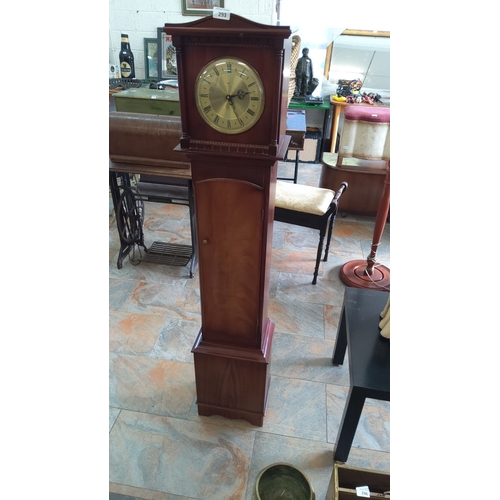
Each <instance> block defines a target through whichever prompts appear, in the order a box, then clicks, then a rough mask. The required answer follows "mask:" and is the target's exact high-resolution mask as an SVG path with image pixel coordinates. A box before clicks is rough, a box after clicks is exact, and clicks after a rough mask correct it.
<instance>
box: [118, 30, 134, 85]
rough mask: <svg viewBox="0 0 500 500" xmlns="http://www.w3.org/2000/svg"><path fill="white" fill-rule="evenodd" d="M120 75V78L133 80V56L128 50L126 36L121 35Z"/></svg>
mask: <svg viewBox="0 0 500 500" xmlns="http://www.w3.org/2000/svg"><path fill="white" fill-rule="evenodd" d="M120 73H121V77H122V78H135V65H134V54H132V51H131V50H130V42H129V40H128V35H125V34H124V33H122V46H121V49H120Z"/></svg>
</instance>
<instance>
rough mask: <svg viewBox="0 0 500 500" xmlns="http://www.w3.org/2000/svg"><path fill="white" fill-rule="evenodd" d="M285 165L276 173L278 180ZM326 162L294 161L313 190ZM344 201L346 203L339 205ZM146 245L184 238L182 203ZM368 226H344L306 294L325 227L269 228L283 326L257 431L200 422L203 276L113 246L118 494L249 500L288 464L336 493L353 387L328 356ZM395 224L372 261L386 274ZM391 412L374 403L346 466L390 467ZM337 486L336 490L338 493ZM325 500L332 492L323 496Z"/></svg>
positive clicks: (150, 214) (114, 488) (113, 238)
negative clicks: (197, 361) (343, 275)
mask: <svg viewBox="0 0 500 500" xmlns="http://www.w3.org/2000/svg"><path fill="white" fill-rule="evenodd" d="M292 165H293V164H291V163H282V164H280V170H279V174H278V175H279V176H282V175H288V174H287V173H286V171H287V170H290V169H291V168H292ZM320 170H321V166H320V165H318V164H304V163H302V164H301V165H300V169H299V183H302V184H310V185H316V186H317V185H318V181H319V176H320ZM341 206H342V201H341V202H340V207H341ZM144 225H145V239H146V245H148V246H149V245H150V244H151V243H152V242H153V241H168V240H170V241H171V242H181V243H188V242H189V234H190V233H189V217H188V213H187V208H186V207H183V206H175V205H161V204H155V203H146V220H145V224H144ZM373 226H374V217H362V216H353V215H347V216H346V217H345V218H342V217H341V216H338V217H337V220H336V223H335V228H334V234H333V239H332V246H331V250H330V256H329V260H328V262H326V263H325V262H322V263H321V267H320V275H319V279H318V283H317V285H316V286H313V285H311V279H312V272H313V268H314V260H315V255H316V248H317V241H318V240H317V238H318V234H317V231H314V230H311V229H305V228H301V227H298V226H292V225H287V224H284V223H275V225H274V236H273V253H272V268H271V286H270V301H269V317H270V318H271V320H272V321H273V322H274V323H275V325H276V330H275V335H274V342H273V347H272V364H271V374H272V377H271V387H270V390H269V401H268V407H267V412H266V416H265V419H264V425H263V427H255V426H252V425H251V424H249V423H247V422H244V421H241V420H230V419H225V418H223V417H218V416H213V417H199V416H198V414H197V407H196V392H195V381H194V365H193V356H192V354H191V348H192V346H193V343H194V340H195V336H196V335H197V333H198V331H199V328H200V325H201V318H200V308H199V300H200V292H199V281H198V273H196V274H195V277H194V278H192V279H190V278H189V277H188V269H187V268H183V267H170V266H163V265H158V264H149V263H141V264H140V265H138V266H134V265H132V264H131V263H130V262H129V260H128V258H126V259H125V260H124V264H123V268H122V269H120V270H118V269H117V267H116V258H117V252H118V249H119V242H118V236H117V233H116V225H115V221H114V217H113V213H112V212H110V225H109V238H110V253H109V258H110V260H109V277H110V286H109V296H110V304H109V310H110V312H109V320H110V336H109V340H110V342H109V346H110V365H109V366H110V381H109V387H110V403H109V404H110V413H109V429H110V445H109V456H110V478H109V480H110V499H116V500H118V499H122V500H125V499H127V500H130V499H151V500H153V499H154V500H180V499H199V500H202V499H203V500H212V499H214V500H224V499H234V500H240V499H241V500H249V499H251V498H252V497H253V491H254V488H255V482H256V477H257V475H258V473H259V472H260V471H261V470H262V469H263V468H264V467H266V466H267V465H270V464H272V463H275V462H288V463H291V464H293V465H295V466H296V467H298V468H300V469H302V470H303V471H304V472H305V473H306V475H307V476H308V477H309V479H310V481H311V483H312V485H313V487H314V490H315V492H316V498H317V499H318V500H320V499H325V498H330V494H331V489H330V490H329V485H330V480H331V478H332V469H333V450H334V445H335V440H336V437H337V432H338V427H339V423H340V419H341V416H342V411H343V408H344V404H345V400H346V394H347V389H348V384H349V372H348V363H347V362H346V363H345V364H344V365H343V366H341V367H334V366H333V365H332V363H331V356H332V352H333V347H334V343H335V336H336V330H337V323H338V319H339V314H340V309H341V305H342V299H343V293H344V285H343V283H342V282H341V281H340V279H339V269H340V267H341V265H342V264H344V263H345V262H347V261H350V260H352V259H359V258H366V256H367V255H368V253H369V251H370V246H371V240H372V235H373ZM389 233H390V225H389V224H387V225H386V227H385V230H384V235H383V241H382V243H381V245H380V247H379V251H378V254H377V258H378V261H379V262H380V263H382V264H385V265H387V266H390V262H389V236H390V234H389ZM389 409H390V403H388V402H383V401H377V400H367V404H366V405H365V407H364V410H363V414H362V418H361V421H360V424H359V426H358V430H357V432H356V436H355V438H354V443H353V447H352V449H351V452H350V455H349V459H348V461H347V465H352V466H355V467H362V468H368V469H376V470H381V471H389V413H390V411H389ZM330 488H331V486H330ZM327 493H328V496H327Z"/></svg>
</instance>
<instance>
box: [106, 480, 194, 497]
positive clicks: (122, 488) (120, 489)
mask: <svg viewBox="0 0 500 500" xmlns="http://www.w3.org/2000/svg"><path fill="white" fill-rule="evenodd" d="M112 495H113V496H112ZM109 500H193V497H185V496H179V495H171V494H170V493H163V492H161V491H152V490H146V489H144V488H135V487H134V486H126V485H123V484H115V483H109ZM195 500H196V499H195Z"/></svg>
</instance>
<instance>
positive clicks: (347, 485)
mask: <svg viewBox="0 0 500 500" xmlns="http://www.w3.org/2000/svg"><path fill="white" fill-rule="evenodd" d="M333 474H334V497H333V498H334V500H354V499H359V498H360V496H359V495H357V493H356V488H357V487H362V486H368V488H369V490H370V498H379V499H381V498H390V489H391V484H390V479H391V476H390V474H389V473H388V472H380V471H375V470H369V469H358V468H356V467H349V466H348V465H341V464H337V463H335V464H334V471H333Z"/></svg>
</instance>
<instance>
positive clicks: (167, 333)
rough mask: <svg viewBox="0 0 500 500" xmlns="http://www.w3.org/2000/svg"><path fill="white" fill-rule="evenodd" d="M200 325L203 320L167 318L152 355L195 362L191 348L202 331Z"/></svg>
mask: <svg viewBox="0 0 500 500" xmlns="http://www.w3.org/2000/svg"><path fill="white" fill-rule="evenodd" d="M200 327H201V321H182V320H177V319H167V320H166V321H165V324H164V325H163V329H162V331H161V334H160V336H159V338H158V340H157V342H156V344H155V345H154V347H153V349H152V351H151V354H150V356H151V357H153V358H160V359H169V360H172V361H182V362H184V363H193V354H192V353H191V349H192V348H193V345H194V342H195V340H196V336H197V335H198V333H199V331H200Z"/></svg>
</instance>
